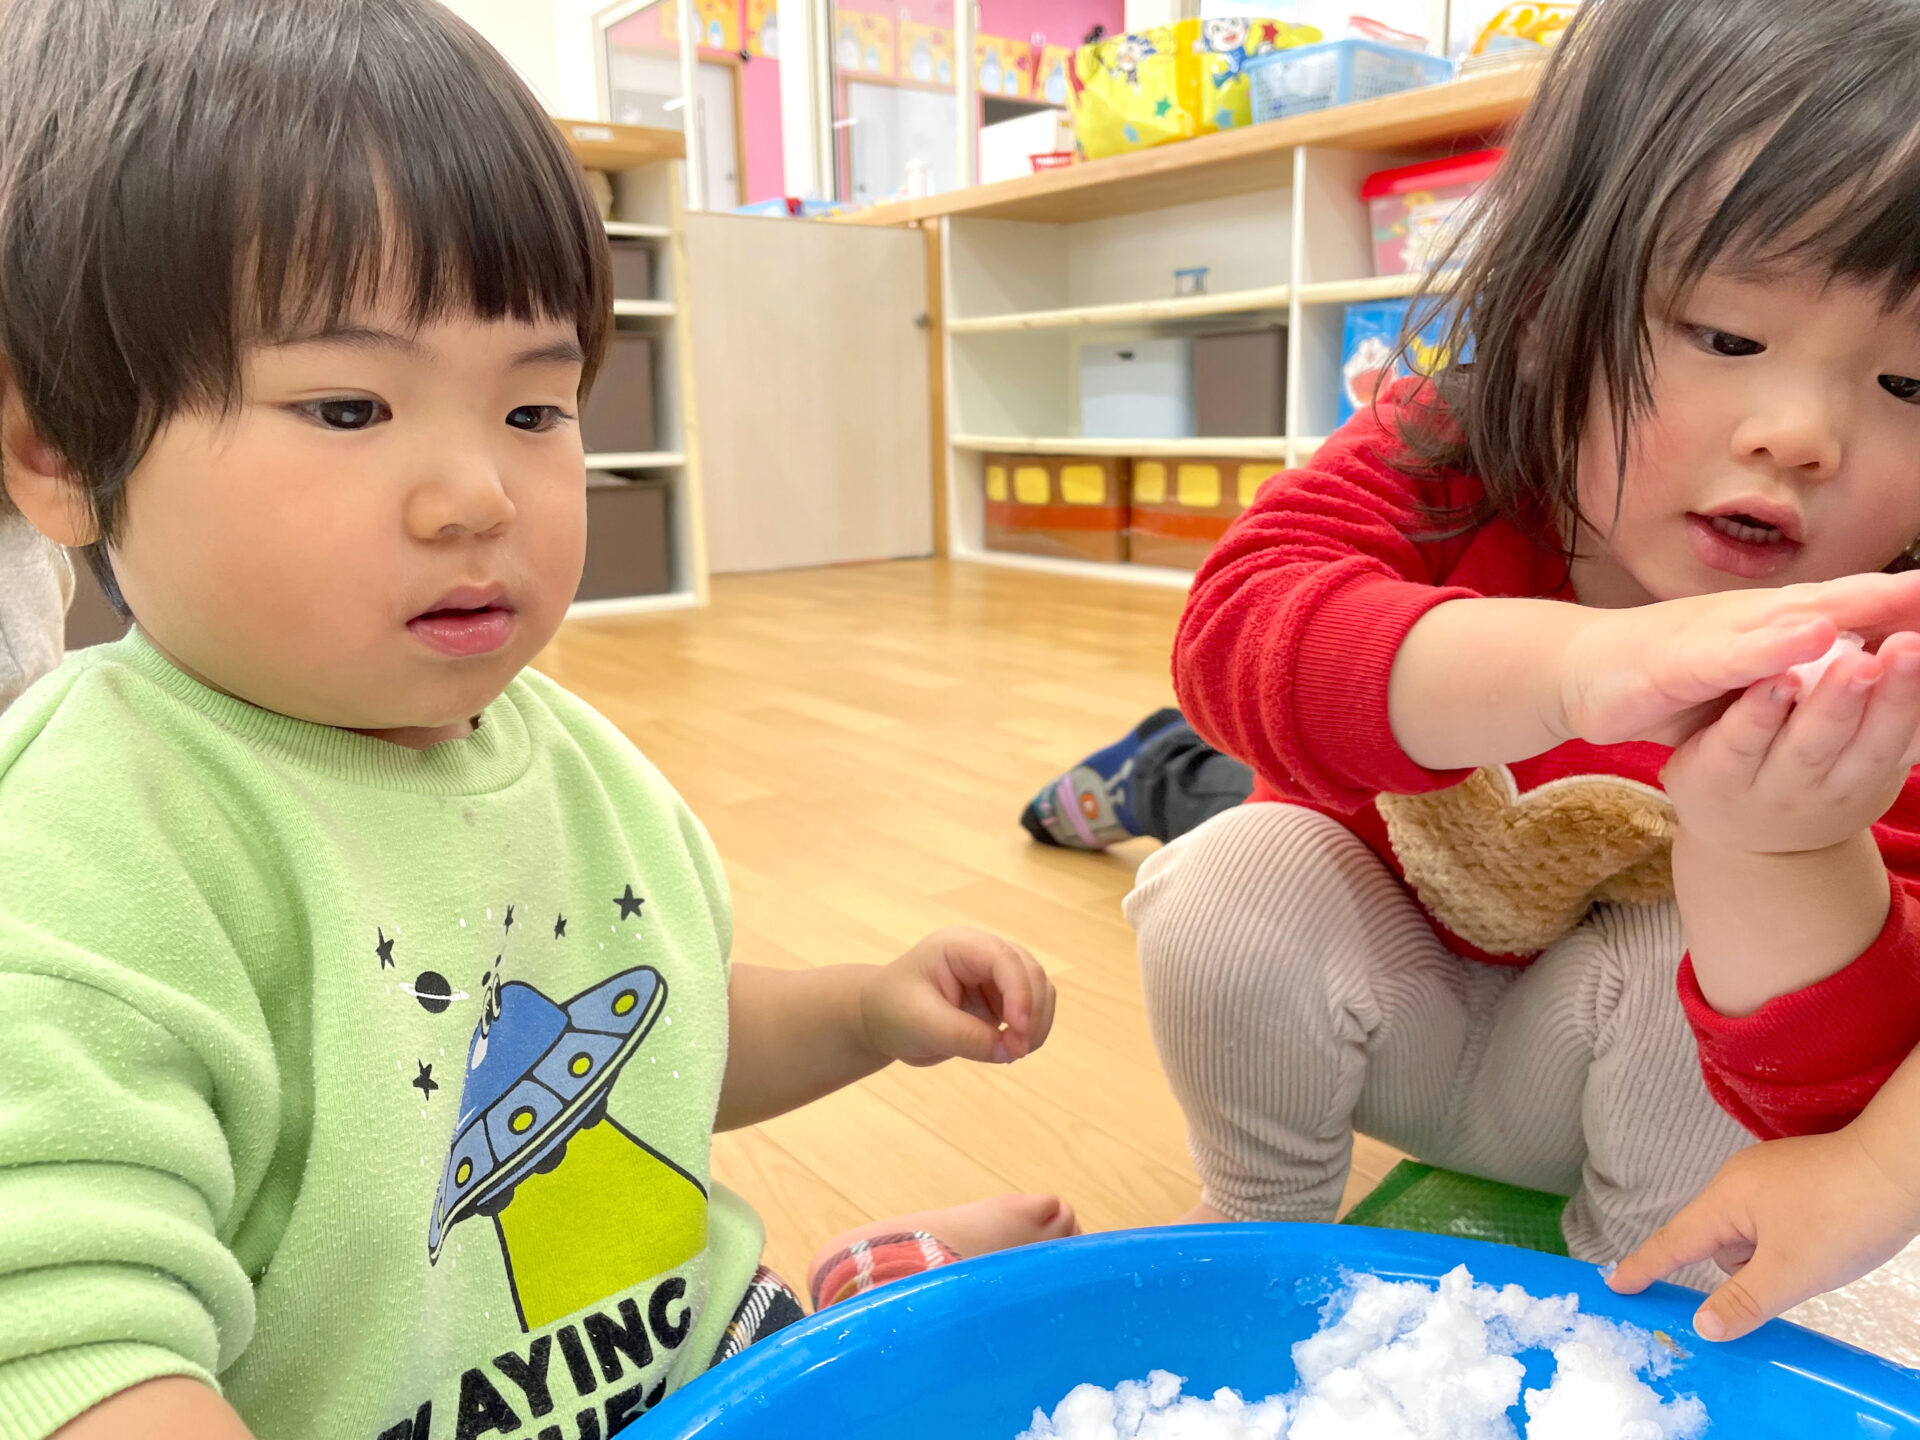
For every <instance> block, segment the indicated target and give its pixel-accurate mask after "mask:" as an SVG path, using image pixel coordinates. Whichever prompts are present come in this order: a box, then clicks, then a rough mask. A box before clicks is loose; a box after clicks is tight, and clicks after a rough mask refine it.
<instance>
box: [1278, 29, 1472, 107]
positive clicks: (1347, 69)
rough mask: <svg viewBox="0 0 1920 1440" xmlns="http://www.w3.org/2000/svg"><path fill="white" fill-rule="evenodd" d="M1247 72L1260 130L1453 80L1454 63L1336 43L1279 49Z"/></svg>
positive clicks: (1373, 44)
mask: <svg viewBox="0 0 1920 1440" xmlns="http://www.w3.org/2000/svg"><path fill="white" fill-rule="evenodd" d="M1246 70H1247V83H1248V84H1249V86H1251V88H1252V100H1253V121H1254V124H1256V125H1258V124H1261V123H1263V122H1265V121H1268V120H1283V119H1285V118H1286V117H1287V116H1289V115H1304V114H1306V113H1307V112H1308V111H1309V110H1324V109H1326V108H1327V107H1328V106H1329V105H1347V104H1351V103H1352V102H1353V101H1355V100H1377V99H1379V98H1380V97H1381V96H1382V95H1393V94H1397V93H1398V92H1400V91H1402V90H1417V89H1419V88H1420V87H1421V86H1422V85H1438V84H1439V83H1440V82H1441V81H1443V80H1450V79H1452V78H1453V62H1452V61H1451V60H1449V59H1447V58H1446V57H1445V56H1441V55H1426V54H1423V53H1421V52H1420V51H1418V50H1402V49H1400V48H1399V47H1398V46H1394V45H1382V44H1380V43H1379V42H1378V41H1374V40H1330V41H1328V42H1326V43H1325V44H1321V45H1302V46H1301V47H1300V48H1299V49H1297V50H1279V51H1275V52H1274V53H1273V54H1271V55H1262V56H1260V57H1258V58H1257V59H1252V60H1249V61H1247V66H1246Z"/></svg>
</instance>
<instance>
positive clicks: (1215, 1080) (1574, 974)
mask: <svg viewBox="0 0 1920 1440" xmlns="http://www.w3.org/2000/svg"><path fill="white" fill-rule="evenodd" d="M1125 908H1126V915H1127V918H1128V920H1129V921H1131V922H1132V924H1133V926H1134V929H1135V931H1136V932H1137V934H1138V937H1139V947H1140V965H1141V974H1142V981H1143V984H1144V986H1145V991H1146V1002H1147V1011H1148V1015H1149V1018H1150V1020H1151V1023H1152V1027H1153V1038H1154V1044H1155V1046H1156V1047H1157V1048H1158V1050H1159V1052H1160V1060H1161V1064H1162V1065H1163V1066H1165V1068H1166V1072H1167V1076H1168V1079H1169V1080H1170V1081H1171V1082H1172V1085H1173V1090H1174V1093H1175V1095H1176V1096H1177V1097H1178V1098H1179V1101H1180V1104H1181V1106H1182V1108H1183V1109H1184V1110H1185V1112H1186V1117H1187V1135H1188V1144H1189V1146H1190V1148H1191V1150H1192V1152H1193V1160H1194V1165H1195V1167H1196V1168H1197V1169H1198V1171H1199V1174H1200V1179H1201V1183H1202V1187H1203V1189H1202V1194H1203V1197H1204V1199H1205V1201H1206V1203H1207V1204H1209V1205H1211V1206H1212V1207H1213V1208H1214V1209H1216V1210H1218V1211H1220V1212H1221V1213H1222V1214H1224V1215H1227V1216H1230V1217H1232V1218H1233V1219H1236V1220H1318V1221H1327V1220H1332V1219H1333V1218H1334V1212H1335V1208H1336V1207H1337V1205H1338V1204H1339V1200H1340V1193H1341V1190H1342V1188H1343V1186H1344V1184H1345V1181H1346V1176H1347V1170H1348V1166H1349V1164H1350V1162H1351V1159H1352V1153H1353V1134H1354V1130H1355V1128H1356V1127H1357V1128H1358V1129H1359V1130H1360V1131H1362V1132H1363V1133H1365V1134H1367V1135H1371V1136H1374V1137H1375V1138H1377V1139H1380V1140H1383V1141H1386V1142H1387V1143H1388V1144H1391V1145H1395V1146H1398V1147H1399V1148H1400V1149H1403V1150H1406V1151H1408V1152H1409V1153H1411V1154H1413V1155H1415V1156H1417V1157H1418V1158H1419V1159H1421V1160H1424V1161H1427V1162H1428V1163H1430V1164H1434V1165H1441V1166H1446V1167H1447V1168H1449V1169H1454V1170H1461V1171H1465V1172H1468V1173H1470V1174H1474V1175H1480V1176H1484V1177H1486V1178H1488V1179H1492V1180H1501V1181H1505V1182H1507V1183H1509V1184H1514V1185H1524V1186H1528V1187H1530V1188H1533V1189H1538V1190H1547V1191H1552V1192H1554V1193H1556V1194H1561V1195H1571V1196H1572V1197H1573V1198H1572V1201H1571V1203H1569V1205H1568V1206H1567V1209H1566V1213H1565V1215H1564V1217H1563V1219H1562V1226H1563V1229H1564V1230H1565V1233H1566V1238H1567V1244H1568V1248H1569V1249H1570V1250H1571V1251H1572V1253H1573V1254H1574V1255H1575V1256H1577V1257H1579V1258H1581V1259H1585V1260H1592V1261H1595V1262H1605V1261H1611V1260H1617V1259H1619V1258H1620V1257H1622V1256H1623V1255H1625V1254H1626V1253H1627V1252H1628V1251H1630V1250H1631V1249H1632V1248H1633V1247H1635V1246H1636V1245H1638V1244H1639V1243H1640V1241H1642V1240H1644V1239H1645V1238H1646V1237H1647V1236H1648V1235H1649V1234H1651V1233H1652V1232H1653V1230H1654V1229H1655V1228H1656V1227H1658V1226H1659V1225H1661V1224H1662V1223H1663V1222H1665V1221H1666V1220H1667V1219H1668V1218H1670V1217H1671V1216H1672V1214H1673V1213H1674V1212H1675V1211H1676V1210H1678V1209H1679V1208H1680V1206H1681V1205H1683V1204H1685V1203H1686V1202H1687V1201H1688V1200H1690V1199H1692V1198H1693V1197H1694V1196H1695V1195H1696V1194H1698V1193H1699V1191H1700V1190H1701V1189H1702V1188H1703V1187H1704V1186H1705V1185H1706V1183H1707V1181H1708V1180H1710V1179H1711V1178H1712V1177H1713V1174H1714V1172H1715V1171H1716V1170H1717V1169H1718V1168H1719V1166H1720V1164H1721V1162H1722V1161H1723V1160H1725V1159H1726V1158H1727V1156H1728V1155H1729V1154H1731V1153H1732V1152H1733V1151H1734V1150H1736V1149H1738V1148H1739V1147H1741V1146H1743V1145H1745V1144H1748V1143H1750V1137H1749V1136H1748V1135H1747V1134H1746V1132H1745V1131H1744V1130H1742V1129H1741V1128H1740V1126H1739V1125H1737V1124H1736V1123H1735V1122H1734V1121H1733V1120H1732V1119H1730V1118H1729V1117H1728V1116H1727V1115H1725V1114H1724V1113H1722V1111H1721V1110H1720V1109H1719V1108H1718V1107H1717V1106H1716V1105H1715V1104H1714V1103H1713V1101H1712V1099H1711V1098H1710V1097H1709V1096H1708V1094H1707V1090H1706V1085H1705V1082H1704V1081H1703V1080H1702V1079H1701V1076H1700V1067H1699V1062H1698V1059H1697V1057H1696V1054H1695V1050H1694V1042H1693V1037H1692V1034H1691V1033H1690V1031H1689V1030H1688V1027H1687V1024H1686V1020H1685V1017H1684V1015H1683V1014H1682V1012H1681V1009H1680V1002H1679V998H1678V996H1677V994H1676V993H1675V989H1674V983H1675V974H1676V972H1677V970H1678V967H1679V963H1680V958H1681V955H1682V953H1683V951H1684V948H1685V946H1684V942H1683V940H1682V938H1681V933H1680V916H1679V912H1678V910H1677V909H1676V908H1675V907H1674V906H1673V905H1672V904H1670V903H1669V904H1666V905H1661V906H1612V905H1603V906H1600V907H1598V908H1596V909H1595V911H1594V912H1593V913H1592V914H1591V915H1590V916H1589V917H1588V919H1587V920H1586V921H1585V922H1584V923H1582V924H1581V925H1580V927H1579V928H1578V929H1576V930H1575V931H1574V932H1573V933H1572V934H1571V935H1569V936H1567V937H1566V938H1565V939H1564V940H1562V941H1560V942H1559V943H1558V944H1556V945H1554V946H1553V947H1552V948H1551V949H1549V950H1548V951H1546V952H1545V953H1544V954H1543V955H1541V956H1540V958H1539V959H1538V960H1536V961H1535V962H1534V963H1533V964H1532V965H1531V966H1530V967H1528V968H1526V969H1510V968H1505V967H1499V966H1492V965H1483V964H1478V963H1476V962H1473V961H1469V960H1462V959H1459V958H1458V957H1456V956H1454V955H1453V954H1451V953H1450V952H1449V951H1448V950H1447V949H1446V948H1445V947H1444V946H1443V945H1442V944H1441V942H1440V940H1439V937H1438V936H1437V935H1436V934H1435V933H1434V930H1433V927H1432V926H1431V925H1430V924H1429V923H1428V921H1427V919H1426V917H1425V916H1424V915H1423V914H1422V912H1421V911H1420V909H1419V907H1418V906H1417V905H1416V904H1415V903H1414V901H1413V899H1412V897H1411V895H1410V894H1409V893H1408V891H1407V889H1406V887H1405V886H1404V885H1403V884H1402V883H1401V882H1400V880H1399V879H1398V878H1397V877H1396V876H1395V875H1394V874H1393V873H1392V871H1391V870H1390V869H1388V867H1387V866H1386V865H1385V864H1383V863H1382V862H1381V860H1380V858H1379V857H1378V856H1377V855H1375V854H1374V853H1373V852H1372V851H1371V850H1370V849H1368V847H1367V846H1366V845H1365V844H1364V843H1363V842H1362V841H1360V840H1359V839H1358V838H1357V837H1355V836H1354V835H1353V834H1352V833H1351V832H1350V831H1348V830H1347V829H1346V828H1345V827H1344V826H1342V825H1340V824H1339V823H1337V822H1336V821H1333V820H1330V819H1328V818H1326V817H1325V816H1323V815H1319V814H1316V813H1314V812H1313V811H1309V810H1304V809H1301V808H1299V807H1297V806H1290V805H1281V804H1265V803H1263V804H1253V805H1245V806H1242V807H1240V808H1238V809H1236V810H1230V811H1228V812H1226V813H1225V814H1223V815H1220V816H1217V817H1216V818H1214V819H1213V820H1210V821H1208V822H1207V823H1206V824H1205V825H1203V826H1201V827H1200V828H1199V829H1197V830H1194V831H1192V832H1190V833H1188V834H1186V835H1184V836H1182V837H1180V838H1179V839H1178V840H1175V841H1174V842H1173V843H1172V844H1170V845H1167V846H1166V847H1165V848H1163V849H1161V850H1160V851H1158V852H1157V853H1155V854H1154V855H1152V856H1150V857H1149V858H1148V859H1147V861H1146V862H1145V863H1144V864H1143V865H1142V866H1141V867H1140V872H1139V876H1138V879H1137V881H1136V886H1135V889H1134V891H1133V893H1132V894H1131V895H1129V896H1128V897H1127V901H1126V907H1125ZM1717 1276H1718V1272H1717V1270H1716V1269H1715V1268H1714V1267H1713V1266H1712V1265H1711V1264H1707V1265H1704V1266H1699V1267H1695V1269H1694V1272H1693V1273H1691V1274H1683V1275H1681V1276H1678V1277H1676V1278H1678V1279H1682V1280H1684V1281H1685V1282H1687V1283H1693V1284H1697V1285H1700V1286H1703V1287H1705V1286H1708V1285H1711V1284H1713V1283H1717Z"/></svg>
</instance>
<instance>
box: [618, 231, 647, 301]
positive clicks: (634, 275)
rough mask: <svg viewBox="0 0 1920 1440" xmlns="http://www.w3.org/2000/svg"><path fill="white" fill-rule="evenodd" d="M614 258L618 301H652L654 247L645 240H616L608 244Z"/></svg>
mask: <svg viewBox="0 0 1920 1440" xmlns="http://www.w3.org/2000/svg"><path fill="white" fill-rule="evenodd" d="M607 250H608V252H609V253H610V254H611V255H612V257H613V295H614V298H615V299H616V300H651V299H653V298H654V294H653V246H652V244H651V243H650V242H648V241H645V240H635V239H615V240H611V241H609V242H608V244H607Z"/></svg>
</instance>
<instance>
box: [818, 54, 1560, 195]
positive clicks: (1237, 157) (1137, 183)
mask: <svg viewBox="0 0 1920 1440" xmlns="http://www.w3.org/2000/svg"><path fill="white" fill-rule="evenodd" d="M1541 65H1542V62H1540V61H1533V62H1530V63H1521V64H1516V65H1512V66H1508V67H1505V68H1503V69H1500V70H1495V71H1490V72H1488V73H1486V74H1482V75H1470V76H1465V77H1463V78H1461V79H1458V80H1449V81H1448V82H1446V83H1445V84H1443V85H1430V86H1427V87H1426V88H1425V89H1421V90H1403V91H1401V92H1400V93H1399V94H1397V95H1388V96H1384V97H1383V98H1381V99H1379V100H1363V101H1361V102H1359V103H1358V104H1354V105H1337V106H1334V107H1332V108H1330V109H1326V110H1315V111H1313V112H1311V113H1310V114H1306V115H1298V116H1294V117H1293V118H1291V119H1287V120H1273V121H1269V122H1268V123H1267V124H1265V125H1248V126H1243V127H1241V128H1239V129H1234V130H1220V131H1216V132H1215V133H1214V134H1212V135H1202V136H1199V137H1198V138H1196V139H1193V140H1180V141H1175V142H1174V143H1173V144H1170V145H1157V146H1155V147H1154V148H1153V149H1151V150H1136V151H1134V152H1133V153H1132V154H1129V155H1115V156H1112V157H1110V158H1109V159H1105V160H1089V161H1087V162H1085V163H1083V164H1079V165H1070V166H1068V167H1067V168H1066V169H1064V170H1048V171H1044V172H1042V173H1041V174H1038V175H1021V176H1018V177H1016V178H1015V179H1012V180H1000V181H997V182H995V183H994V184H992V185H974V186H970V187H968V188H967V189H964V190H953V191H949V192H948V193H947V194H944V195H931V196H928V197H927V198H926V199H923V200H903V201H900V202H897V203H895V204H892V205H876V206H875V207H874V208H873V209H871V210H865V211H862V212H861V213H859V214H857V215H848V216H843V217H839V218H840V223H843V224H854V225H910V224H913V223H915V222H916V221H920V220H929V219H933V218H934V217H936V216H940V215H954V216H970V215H977V216H990V217H992V218H994V219H1000V220H1042V221H1049V222H1052V223H1054V224H1072V223H1073V222H1075V221H1079V220H1101V219H1105V218H1106V217H1108V216H1111V215H1132V214H1137V213H1139V212H1140V211H1143V210H1162V209H1165V208H1166V207H1167V206H1169V205H1187V204H1191V203H1193V202H1194V201H1197V200H1214V199H1218V198H1220V197H1221V196H1225V195H1245V194H1248V193H1249V192H1252V191H1255V190H1273V189H1280V188H1284V187H1285V186H1287V185H1290V184H1291V183H1292V180H1293V151H1294V150H1295V148H1297V147H1298V146H1301V145H1323V146H1327V147H1329V148H1331V149H1337V150H1420V149H1425V148H1428V147H1432V146H1438V145H1443V144H1446V143H1449V142H1452V141H1458V140H1464V139H1469V138H1474V139H1477V138H1479V137H1482V136H1485V135H1487V134H1488V133H1489V132H1491V131H1494V130H1497V129H1499V128H1500V127H1501V126H1503V125H1505V124H1507V123H1508V122H1509V121H1511V120H1512V119H1514V118H1515V117H1516V116H1517V115H1519V113H1520V112H1521V111H1522V110H1523V109H1525V108H1526V104H1527V101H1528V100H1529V99H1530V98H1531V97H1532V95H1533V90H1534V87H1535V85H1537V84H1538V83H1539V79H1540V71H1541Z"/></svg>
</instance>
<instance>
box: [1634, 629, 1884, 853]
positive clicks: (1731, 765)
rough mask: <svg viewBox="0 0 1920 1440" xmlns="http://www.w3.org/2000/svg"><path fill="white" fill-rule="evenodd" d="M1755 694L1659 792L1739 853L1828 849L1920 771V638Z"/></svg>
mask: <svg viewBox="0 0 1920 1440" xmlns="http://www.w3.org/2000/svg"><path fill="white" fill-rule="evenodd" d="M1800 692H1801V682H1800V681H1799V679H1798V678H1797V677H1795V676H1793V675H1787V674H1783V675H1775V676H1772V677H1770V678H1768V679H1766V680H1762V681H1760V682H1759V683H1757V684H1755V685H1753V686H1751V687H1749V688H1748V690H1747V692H1746V693H1745V694H1744V695H1742V696H1740V698H1739V699H1737V700H1735V701H1734V702H1733V704H1732V705H1731V706H1729V707H1728V709H1727V711H1726V713H1725V714H1723V715H1722V716H1720V718H1719V719H1717V720H1715V721H1713V722H1712V723H1711V724H1709V725H1708V726H1706V728H1704V729H1702V730H1700V731H1698V732H1697V733H1696V734H1695V735H1694V736H1693V738H1692V739H1690V740H1688V741H1687V742H1686V743H1685V744H1683V745H1681V747H1680V748H1679V749H1678V750H1676V751H1675V752H1674V755H1673V758H1672V759H1671V760H1670V761H1668V762H1667V766H1666V769H1665V770H1664V771H1663V772H1662V775H1661V783H1662V784H1663V785H1664V786H1665V787H1666V791H1667V795H1668V798H1669V799H1671V800H1672V801H1673V805H1674V810H1675V812H1676V813H1677V814H1678V816H1679V819H1680V823H1681V824H1682V825H1684V826H1685V827H1686V828H1687V829H1688V830H1689V831H1691V832H1692V833H1693V834H1694V835H1695V836H1697V837H1698V838H1700V839H1702V840H1704V841H1706V842H1708V843H1710V844H1713V845H1718V846H1722V847H1724V848H1727V849H1730V850H1744V851H1750V852H1753V853H1756V854H1787V853H1790V852H1795V851H1802V850H1824V849H1826V848H1827V847H1828V846H1831V845H1838V844H1839V843H1840V842H1841V841H1843V840H1846V839H1848V838H1849V837H1851V836H1854V835H1857V834H1859V833H1860V832H1861V831H1863V830H1865V829H1866V828H1867V827H1868V826H1869V825H1872V824H1873V823H1874V821H1876V820H1878V819H1879V818H1880V817H1881V816H1882V815H1884V814H1885V813H1886V812H1887V808H1888V807H1889V806H1890V805H1892V804H1893V802H1894V800H1895V799H1897V798H1898V796H1899V794H1900V787H1901V786H1902V785H1903V784H1904V783H1905V782H1906V778H1907V771H1908V770H1909V769H1910V768H1911V767H1912V766H1913V765H1914V764H1915V762H1916V761H1920V634H1915V633H1913V632H1911V631H1903V632H1901V633H1899V634H1896V635H1891V636H1889V637H1888V638H1887V639H1886V640H1885V641H1884V642H1883V643H1882V644H1881V646H1880V651H1879V653H1878V654H1877V655H1866V654H1847V655H1842V656H1841V657H1840V658H1839V659H1837V660H1835V661H1834V662H1833V664H1832V665H1831V666H1830V667H1829V668H1828V670H1827V672H1826V674H1825V675H1823V676H1822V677H1821V678H1820V681H1819V683H1818V684H1817V685H1816V686H1814V688H1813V690H1812V692H1811V693H1810V694H1805V695H1803V694H1801V693H1800Z"/></svg>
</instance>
